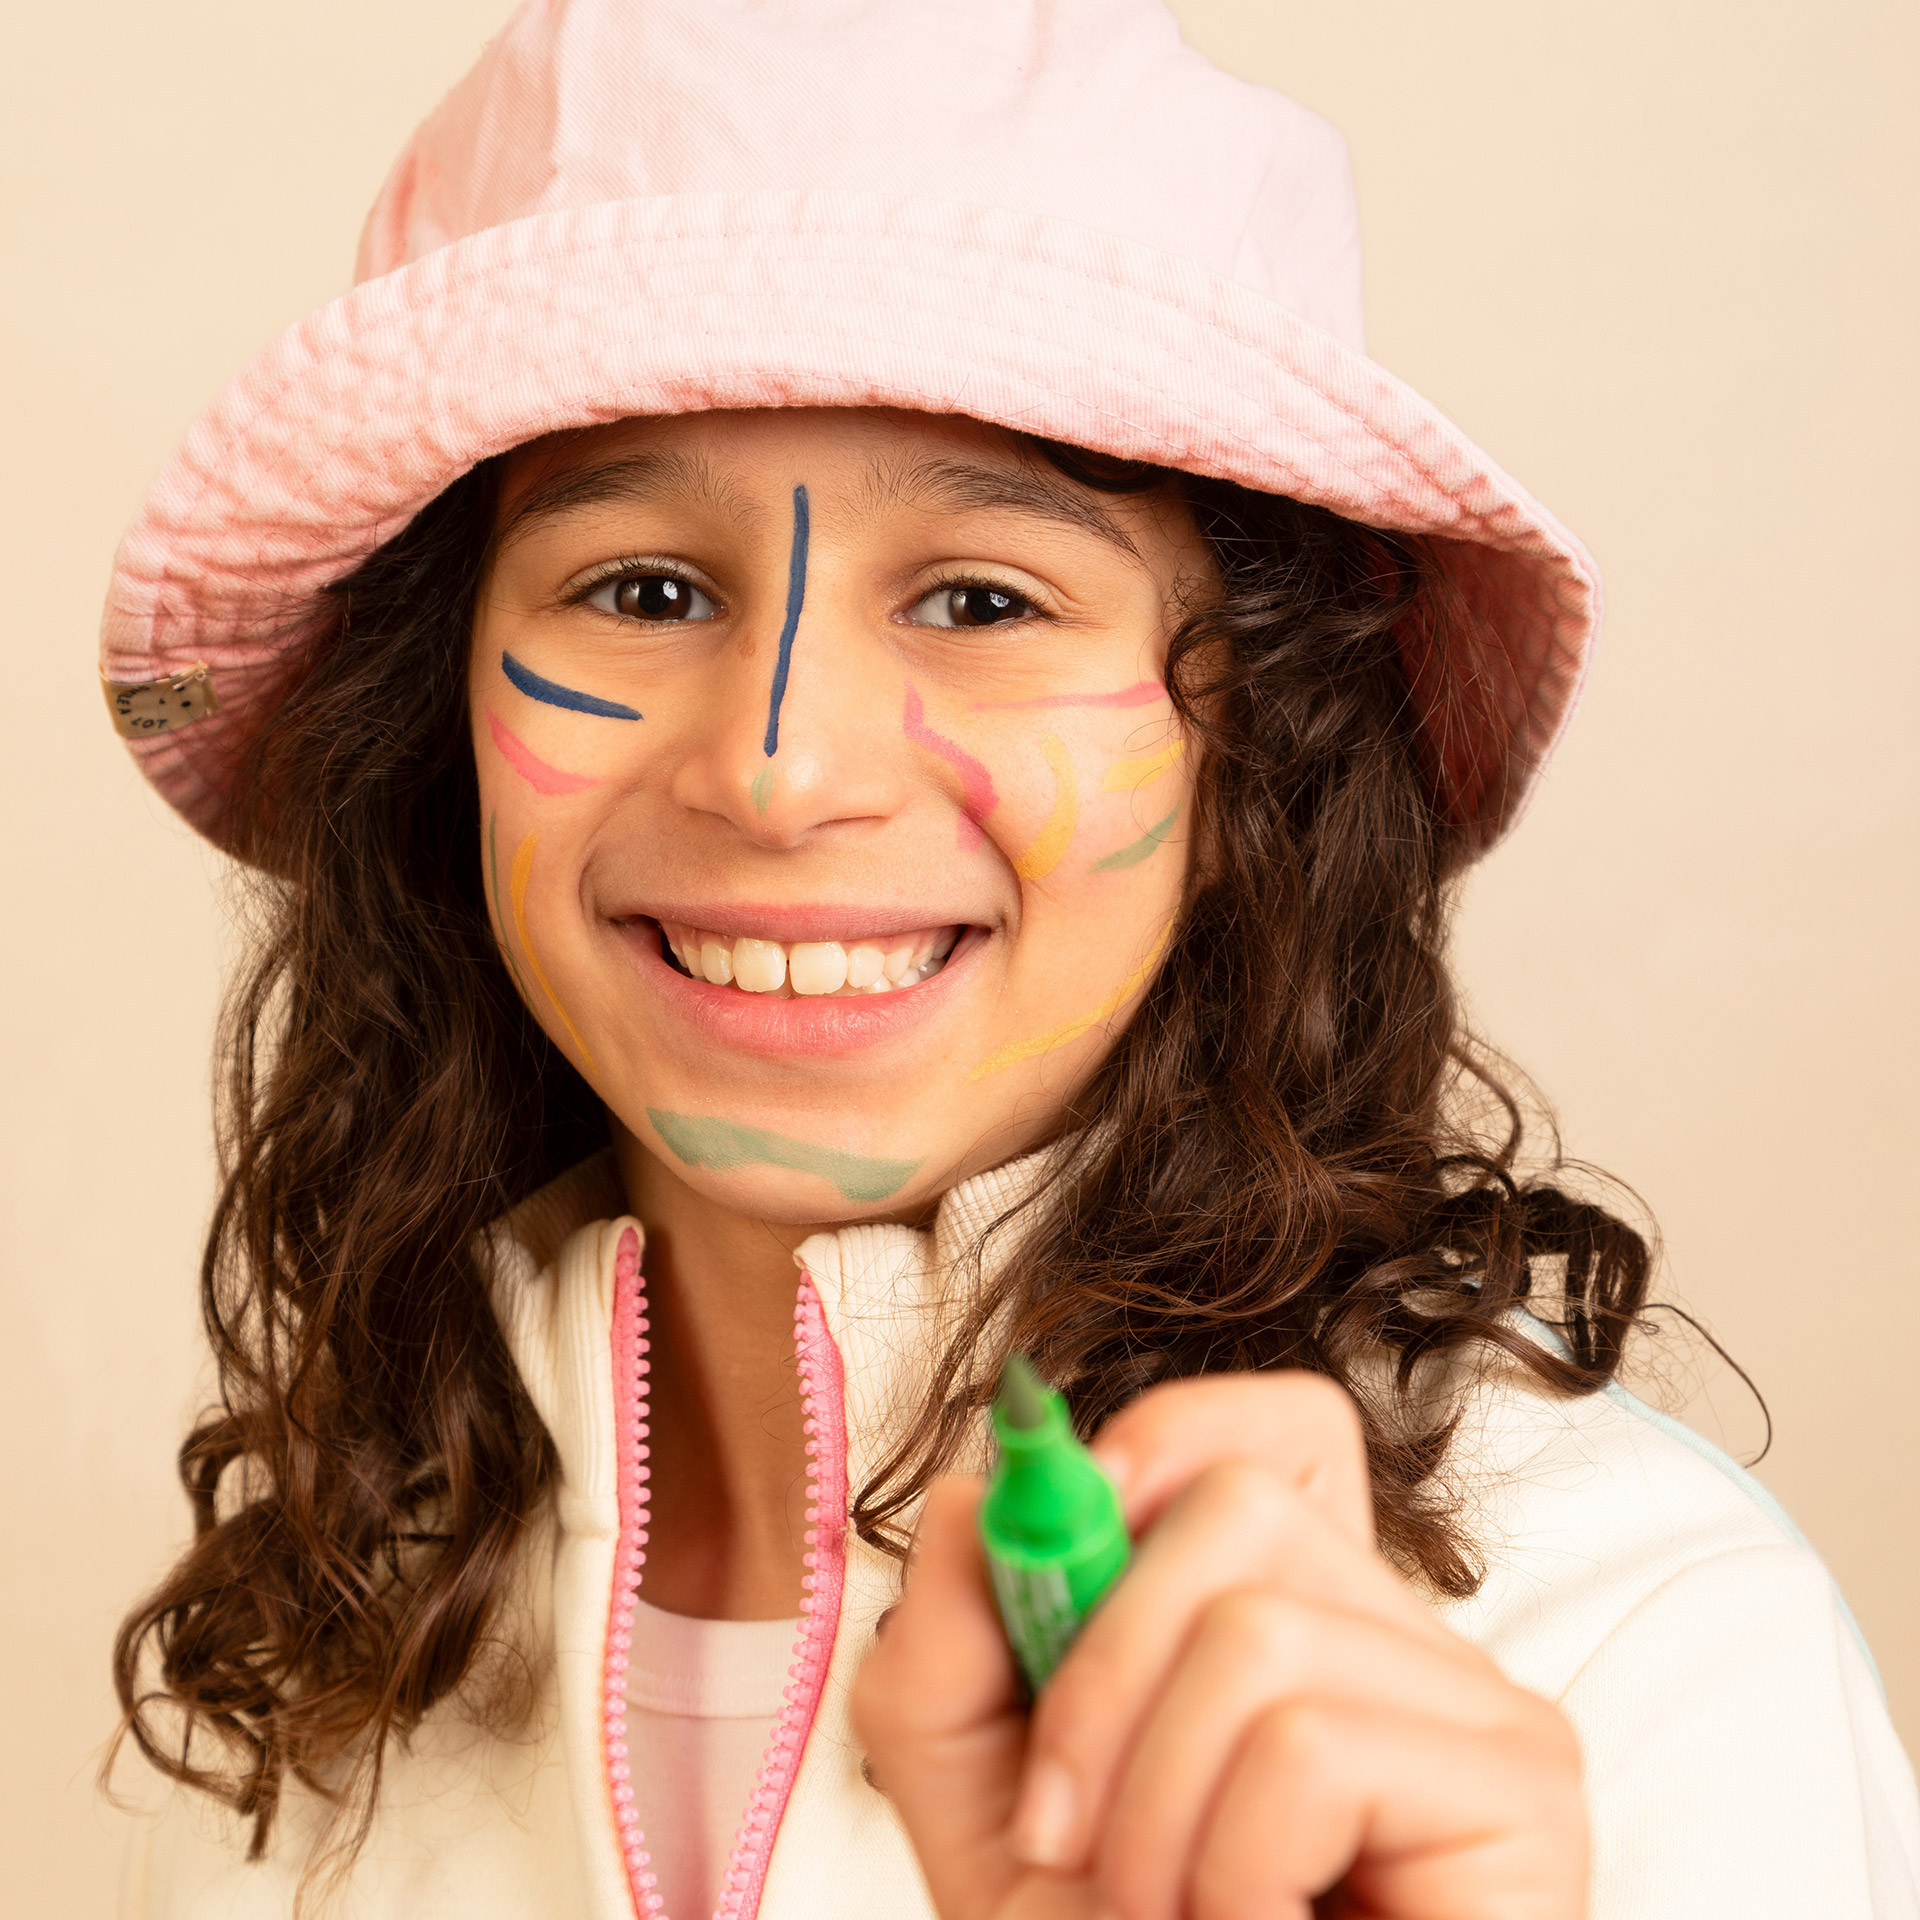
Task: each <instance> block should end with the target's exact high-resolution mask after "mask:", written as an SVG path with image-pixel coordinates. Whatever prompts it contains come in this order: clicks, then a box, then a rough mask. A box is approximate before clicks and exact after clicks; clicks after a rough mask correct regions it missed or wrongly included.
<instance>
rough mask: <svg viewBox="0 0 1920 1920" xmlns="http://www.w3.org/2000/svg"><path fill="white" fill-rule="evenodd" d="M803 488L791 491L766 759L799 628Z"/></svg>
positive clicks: (774, 741)
mask: <svg viewBox="0 0 1920 1920" xmlns="http://www.w3.org/2000/svg"><path fill="white" fill-rule="evenodd" d="M809 518H810V516H809V514H808V512H807V490H806V488H805V487H795V488H794V490H793V550H792V552H791V553H789V554H788V556H787V621H786V625H785V626H783V627H782V628H781V629H780V657H779V658H778V659H777V660H776V661H775V662H774V663H773V696H772V698H771V699H770V700H769V701H768V702H767V742H766V745H767V758H768V759H769V760H771V759H772V758H773V756H774V755H775V753H777V752H778V751H779V748H780V702H781V701H782V700H784V699H785V698H786V697H787V669H788V668H789V667H791V666H792V664H793V636H794V635H795V634H796V633H797V632H798V631H799V630H800V609H801V607H802V606H803V605H804V604H805V602H806V598H807V530H808V524H809Z"/></svg>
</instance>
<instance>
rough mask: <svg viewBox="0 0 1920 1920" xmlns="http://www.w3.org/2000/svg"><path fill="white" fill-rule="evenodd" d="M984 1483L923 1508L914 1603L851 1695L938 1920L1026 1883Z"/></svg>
mask: <svg viewBox="0 0 1920 1920" xmlns="http://www.w3.org/2000/svg"><path fill="white" fill-rule="evenodd" d="M981 1484H982V1483H981V1482H980V1480H979V1479H978V1478H958V1477H955V1478H951V1479H946V1480H942V1481H940V1482H938V1483H937V1484H936V1485H935V1486H934V1488H933V1490H932V1492H931V1493H930V1494H929V1495H928V1496H927V1503H926V1506H925V1508H924V1510H923V1512H922V1514H921V1519H920V1526H919V1529H918V1532H917V1533H916V1535H915V1539H914V1548H913V1558H912V1561H911V1562H910V1564H909V1568H908V1573H907V1582H906V1592H905V1595H904V1597H903V1598H902V1599H901V1600H900V1602H899V1604H898V1605H897V1606H895V1607H894V1608H893V1609H892V1610H891V1611H890V1612H889V1613H888V1614H887V1616H886V1619H885V1622H884V1626H883V1628H882V1631H881V1634H880V1638H879V1641H878V1643H877V1644H876V1645H875V1647H874V1649H873V1651H872V1653H870V1654H869V1655H868V1656H867V1661H866V1664H865V1666H864V1667H863V1668H862V1669H861V1671H860V1676H859V1678H858V1680H857V1681H856V1682H855V1684H854V1690H853V1700H852V1709H853V1725H854V1731H855V1733H856V1734H857V1735H858V1737H859V1739H860V1741H861V1743H862V1744H863V1746H864V1747H865V1749H866V1755H867V1760H868V1764H869V1767H870V1770H871V1774H872V1778H873V1781H874V1784H875V1785H876V1786H877V1787H878V1788H879V1789H880V1791H881V1792H882V1793H884V1794H885V1795H886V1796H887V1797H888V1799H890V1800H891V1801H892V1802H893V1805H894V1808H895V1810H896V1811H897V1812H898V1814H899V1815H900V1819H901V1821H902V1823H903V1824H904V1825H905V1827H906V1829H907V1834H908V1837H909V1838H910V1839H911V1840H912V1841H913V1844H914V1849H915V1851H916V1852H917V1853H918V1854H919V1856H920V1866H921V1870H922V1872H924V1873H925V1875H926V1877H927V1886H928V1890H929V1891H930V1892H931V1893H932V1895H933V1898H934V1905H935V1907H936V1908H937V1910H938V1911H939V1912H940V1914H941V1915H942V1916H943V1920H974V1917H975V1916H980V1915H986V1914H991V1913H994V1912H996V1911H997V1910H998V1909H1000V1908H1001V1907H1002V1906H1003V1905H1004V1904H1005V1903H1006V1901H1007V1898H1008V1894H1009V1892H1010V1891H1011V1889H1012V1887H1013V1883H1014V1882H1015V1881H1016V1880H1018V1879H1021V1878H1023V1877H1025V1875H1024V1872H1023V1869H1022V1868H1021V1867H1020V1866H1019V1864H1018V1863H1017V1862H1016V1861H1015V1860H1014V1858H1013V1855H1012V1853H1011V1852H1010V1851H1009V1849H1008V1845H1007V1824H1008V1821H1009V1820H1010V1819H1011V1817H1012V1814H1013V1804H1014V1800H1015V1797H1016V1795H1017V1794H1018V1792H1019V1787H1020V1768H1021V1764H1022V1762H1023V1760H1024V1758H1025V1754H1026V1744H1027V1717H1026V1712H1025V1701H1024V1699H1023V1697H1022V1695H1021V1691H1020V1685H1019V1679H1018V1676H1017V1673H1016V1671H1015V1668H1014V1664H1013V1657H1012V1655H1011V1654H1010V1653H1009V1651H1008V1649H1007V1642H1006V1637H1005V1635H1004V1634H1003V1633H1002V1632H1001V1630H1000V1621H999V1616H998V1614H997V1613H996V1612H995V1610H994V1604H993V1593H992V1589H991V1588H990V1587H989V1585H988V1584H987V1571H986V1565H985V1560H984V1557H983V1555H982V1553H981V1550H980V1545H979V1536H978V1533H977V1531H976V1516H977V1514H978V1512H979V1507H980V1494H981Z"/></svg>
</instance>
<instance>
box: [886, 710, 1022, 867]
mask: <svg viewBox="0 0 1920 1920" xmlns="http://www.w3.org/2000/svg"><path fill="white" fill-rule="evenodd" d="M900 727H901V731H902V732H903V733H905V734H906V736H907V738H908V739H909V740H911V741H912V742H913V744H914V745H915V746H916V747H921V748H924V749H925V751H926V752H928V753H937V754H938V755H939V756H940V758H941V759H942V760H945V761H946V762H947V763H948V764H949V765H951V766H954V767H957V768H958V769H959V772H960V807H961V810H962V812H964V813H965V814H966V816H967V819H968V821H969V822H970V823H971V829H972V830H971V832H970V833H969V832H966V831H963V832H962V833H961V835H960V844H961V846H962V847H966V848H972V847H977V846H978V845H979V844H980V841H981V837H982V836H981V833H980V822H981V821H982V820H984V819H985V818H986V817H987V815H988V814H990V813H991V812H992V811H993V810H994V808H995V807H997V806H998V805H999V804H1000V796H999V795H998V794H997V793H995V792H994V790H993V775H992V774H990V773H989V772H988V771H987V770H986V768H985V767H983V766H982V765H981V764H980V762H979V761H978V760H976V759H975V758H974V757H973V755H972V754H970V753H969V752H968V751H967V750H966V748H965V747H963V746H960V745H959V744H958V743H957V742H955V741H952V740H949V739H948V738H947V736H946V735H945V734H944V733H935V732H934V730H933V729H932V728H931V727H930V726H928V725H927V711H926V708H925V707H923V706H922V705H921V704H920V689H919V688H918V687H916V686H915V685H914V684H913V682H912V681H911V680H909V681H908V682H907V704H906V709H905V711H904V712H903V713H902V714H901V716H900Z"/></svg>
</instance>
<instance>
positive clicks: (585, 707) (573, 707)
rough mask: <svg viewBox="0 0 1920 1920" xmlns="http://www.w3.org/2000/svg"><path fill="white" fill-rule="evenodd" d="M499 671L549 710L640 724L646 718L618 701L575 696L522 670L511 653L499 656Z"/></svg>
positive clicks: (555, 682)
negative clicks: (594, 715) (540, 701)
mask: <svg viewBox="0 0 1920 1920" xmlns="http://www.w3.org/2000/svg"><path fill="white" fill-rule="evenodd" d="M500 668H501V671H502V672H503V673H505V675H506V676H507V678H508V679H509V680H511V681H512V682H513V684H514V685H515V686H516V687H518V688H519V689H520V691H521V692H522V693H524V694H525V695H526V696H527V698H528V699H529V700H544V701H545V702H546V703H547V705H548V706H550V707H565V708H566V709H567V711H568V712H569V713H593V714H598V715H599V716H600V718H601V719H602V720H639V719H642V718H644V717H645V716H644V715H642V714H641V713H640V711H639V709H638V708H635V707H623V706H622V705H621V704H620V702H619V701H618V700H602V699H601V698H600V696H599V695H598V694H596V693H575V692H574V690H573V689H572V688H571V687H563V686H562V685H561V684H560V682H559V681H558V680H549V679H547V678H546V677H545V676H544V675H542V674H538V673H535V672H534V670H533V669H532V668H531V667H523V666H522V665H521V664H520V662H519V661H518V660H516V659H515V658H514V657H513V655H512V654H510V653H503V654H502V655H501V656H500Z"/></svg>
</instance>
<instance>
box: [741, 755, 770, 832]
mask: <svg viewBox="0 0 1920 1920" xmlns="http://www.w3.org/2000/svg"><path fill="white" fill-rule="evenodd" d="M747 797H748V799H750V800H751V801H752V802H753V810H754V812H755V813H757V814H758V815H759V816H760V818H761V819H762V820H764V819H765V818H766V817H767V803H768V801H770V800H771V799H772V798H773V769H772V768H771V767H762V768H761V769H760V771H759V772H758V773H756V774H755V775H754V776H753V785H752V786H750V787H749V788H748V789H747Z"/></svg>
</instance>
